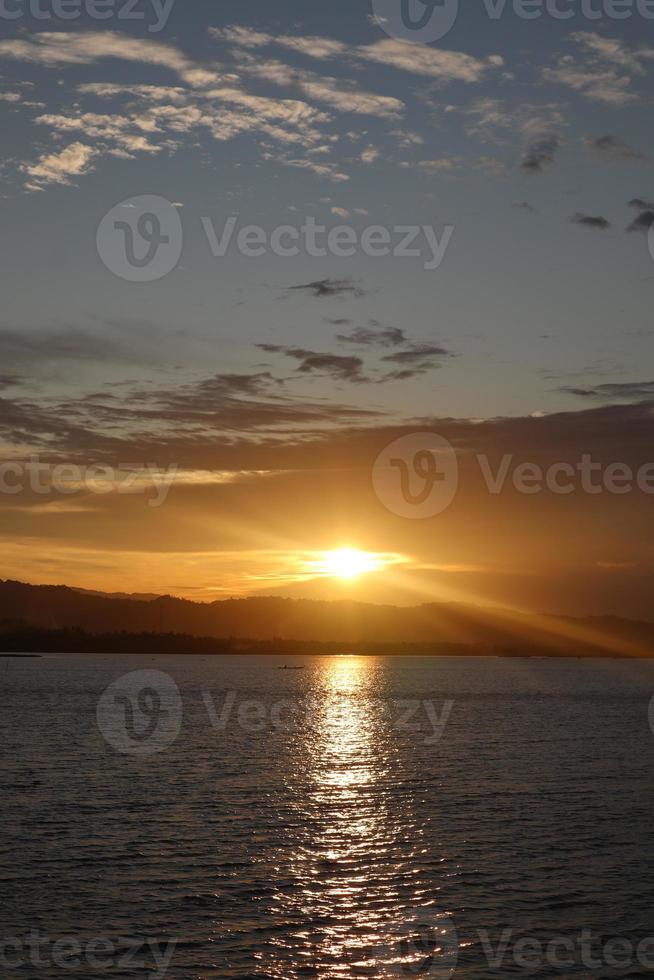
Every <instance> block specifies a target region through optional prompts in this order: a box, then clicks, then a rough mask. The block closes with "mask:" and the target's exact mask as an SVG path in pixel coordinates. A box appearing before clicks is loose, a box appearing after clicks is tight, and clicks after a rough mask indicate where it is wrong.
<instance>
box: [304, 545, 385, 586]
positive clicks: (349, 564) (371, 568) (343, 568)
mask: <svg viewBox="0 0 654 980" xmlns="http://www.w3.org/2000/svg"><path fill="white" fill-rule="evenodd" d="M315 564H316V571H317V572H318V573H319V574H323V575H328V576H333V577H334V578H341V579H353V578H357V577H358V576H359V575H364V574H366V573H367V572H378V571H381V570H382V569H383V568H384V567H385V565H386V564H387V562H385V561H384V556H383V555H376V554H373V553H371V552H369V551H358V550H357V549H356V548H338V549H336V550H335V551H326V552H325V553H324V556H323V557H322V558H321V559H319V560H318V561H317V562H316V563H315Z"/></svg>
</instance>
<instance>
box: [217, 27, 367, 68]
mask: <svg viewBox="0 0 654 980" xmlns="http://www.w3.org/2000/svg"><path fill="white" fill-rule="evenodd" d="M209 35H210V36H211V37H213V38H214V39H215V40H218V41H228V42H229V43H230V44H236V45H240V46H241V47H244V48H260V47H267V46H268V45H278V46H279V47H282V48H287V49H288V50H289V51H296V52H297V53H298V54H303V55H307V57H310V58H316V59H318V60H320V61H322V60H326V59H330V58H337V57H340V56H342V55H344V54H346V53H347V50H348V48H347V45H346V44H343V43H342V42H341V41H336V40H334V39H333V38H327V37H292V36H290V35H288V34H264V33H263V32H262V31H254V30H252V29H251V28H249V27H243V26H240V25H237V24H234V25H232V26H230V27H225V28H217V27H210V28H209Z"/></svg>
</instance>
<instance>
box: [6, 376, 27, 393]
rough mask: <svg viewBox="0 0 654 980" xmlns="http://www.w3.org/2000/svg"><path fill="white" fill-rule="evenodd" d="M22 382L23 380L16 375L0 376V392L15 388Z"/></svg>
mask: <svg viewBox="0 0 654 980" xmlns="http://www.w3.org/2000/svg"><path fill="white" fill-rule="evenodd" d="M23 382H24V378H21V377H19V376H18V375H16V374H0V391H4V390H5V389H6V388H16V387H18V385H22V384H23Z"/></svg>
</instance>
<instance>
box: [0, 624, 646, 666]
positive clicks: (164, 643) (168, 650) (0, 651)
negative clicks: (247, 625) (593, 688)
mask: <svg viewBox="0 0 654 980" xmlns="http://www.w3.org/2000/svg"><path fill="white" fill-rule="evenodd" d="M57 653H59V654H76V653H77V654H87V655H89V656H90V655H92V654H110V655H123V654H124V655H141V656H144V655H145V656H147V655H152V656H156V655H195V656H230V655H231V656H233V655H241V656H255V655H258V656H261V655H270V656H285V657H292V656H311V655H314V656H315V655H323V656H337V655H351V656H362V657H366V656H371V657H379V656H395V657H400V656H413V657H416V656H418V657H421V656H422V657H462V658H465V657H491V658H493V657H496V658H497V657H499V658H521V659H535V658H548V659H566V658H576V659H588V658H597V657H608V658H612V659H619V660H640V659H642V660H649V659H652V657H654V652H652V653H651V654H650V653H647V654H643V655H642V656H633V655H630V654H626V653H624V652H621V651H619V650H611V649H607V648H605V647H603V646H601V647H600V646H591V645H581V644H579V645H570V646H569V647H562V646H559V647H556V648H550V647H545V646H541V645H534V644H527V643H524V644H517V643H516V644H515V646H513V645H509V644H502V645H494V644H488V645H466V644H457V643H438V642H433V643H425V642H420V643H381V642H368V643H358V642H354V643H353V642H347V641H345V642H335V641H320V640H285V639H281V638H275V639H271V640H251V639H247V638H244V639H241V638H236V637H229V638H218V637H208V636H192V635H190V634H186V633H128V632H115V633H88V632H85V631H84V630H77V629H72V630H67V629H63V630H6V631H4V632H0V657H2V656H4V657H15V658H22V657H39V656H42V655H43V654H57Z"/></svg>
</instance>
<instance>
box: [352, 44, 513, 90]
mask: <svg viewBox="0 0 654 980" xmlns="http://www.w3.org/2000/svg"><path fill="white" fill-rule="evenodd" d="M353 54H354V56H355V57H356V58H359V59H361V60H364V61H372V62H375V63H377V64H381V65H390V66H391V67H393V68H399V69H401V70H402V71H407V72H410V73H411V74H413V75H423V76H426V77H428V78H437V79H439V80H441V81H449V82H455V81H458V82H467V83H469V84H471V83H474V82H481V81H482V80H483V79H484V78H485V77H486V76H487V75H488V74H490V73H492V72H496V71H497V70H498V69H499V68H501V67H502V65H503V60H502V58H501V57H499V55H490V57H487V58H475V57H473V56H472V55H469V54H463V53H461V52H459V51H445V50H443V49H440V48H433V47H429V46H428V45H416V44H407V43H406V41H398V40H393V39H390V38H389V39H388V40H383V41H375V43H374V44H368V45H362V46H360V47H357V48H355V49H354V50H353Z"/></svg>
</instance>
